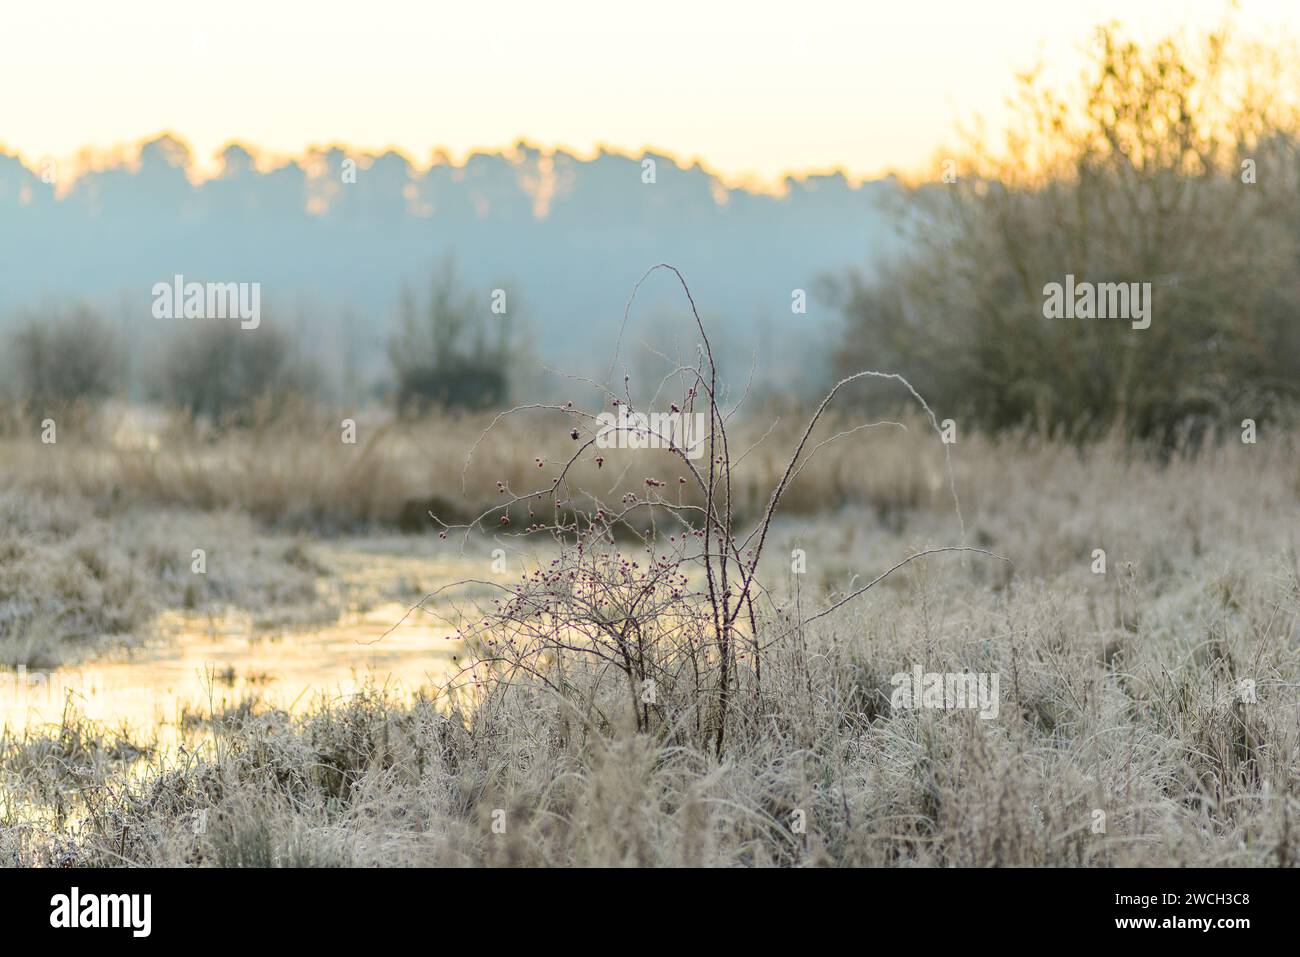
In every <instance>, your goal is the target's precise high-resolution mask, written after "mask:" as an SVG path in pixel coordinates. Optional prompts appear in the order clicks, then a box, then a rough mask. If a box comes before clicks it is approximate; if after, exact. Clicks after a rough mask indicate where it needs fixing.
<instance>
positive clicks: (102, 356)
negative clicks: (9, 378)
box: [7, 306, 126, 404]
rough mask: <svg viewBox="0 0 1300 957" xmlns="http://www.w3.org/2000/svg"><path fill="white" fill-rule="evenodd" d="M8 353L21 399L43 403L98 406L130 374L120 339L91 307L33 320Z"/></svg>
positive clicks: (12, 339) (18, 331)
mask: <svg viewBox="0 0 1300 957" xmlns="http://www.w3.org/2000/svg"><path fill="white" fill-rule="evenodd" d="M7 351H8V353H9V365H10V371H11V373H12V375H13V381H14V382H16V383H17V386H18V392H19V396H18V397H19V398H20V399H26V400H28V401H30V402H34V403H38V404H39V403H58V404H66V403H72V402H79V401H82V402H99V401H101V400H103V399H105V398H108V397H109V396H110V395H112V394H113V393H114V392H116V391H117V389H118V388H119V387H120V386H121V384H122V381H123V377H124V374H125V371H126V355H125V349H124V348H123V345H122V340H121V336H120V335H119V334H118V332H117V330H116V329H115V328H114V327H113V326H111V325H110V324H109V323H108V322H106V321H105V320H104V319H103V318H101V317H100V316H99V315H98V314H96V313H94V312H93V311H91V310H90V309H89V308H88V307H86V306H76V307H73V308H71V309H68V310H66V311H64V312H60V313H55V314H53V315H47V316H41V317H32V318H30V319H28V320H27V321H26V322H25V323H23V324H22V325H21V326H19V327H18V328H17V329H16V330H15V331H14V332H12V333H11V334H10V337H9V349H8V350H7Z"/></svg>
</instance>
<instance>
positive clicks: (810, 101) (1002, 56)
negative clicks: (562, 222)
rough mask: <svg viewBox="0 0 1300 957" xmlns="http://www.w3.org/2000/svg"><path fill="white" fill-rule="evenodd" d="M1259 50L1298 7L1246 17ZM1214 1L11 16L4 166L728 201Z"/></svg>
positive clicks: (913, 149)
mask: <svg viewBox="0 0 1300 957" xmlns="http://www.w3.org/2000/svg"><path fill="white" fill-rule="evenodd" d="M1239 6H1240V11H1239V14H1238V17H1237V22H1238V25H1239V27H1240V28H1241V30H1242V31H1243V32H1244V33H1246V34H1247V35H1251V36H1262V37H1268V36H1276V35H1280V34H1287V35H1290V36H1295V35H1296V34H1298V33H1300V2H1297V0H1241V3H1240V5H1239ZM1226 9H1227V3H1226V2H1225V0H981V2H970V0H912V2H899V0H889V2H875V0H795V2H790V0H784V2H781V3H771V2H766V0H746V2H736V3H731V2H710V0H653V2H647V3H635V2H629V3H624V2H615V0H552V2H549V3H540V2H537V0H528V2H522V0H491V2H482V0H477V2H462V3H458V4H449V3H445V2H440V0H430V2H414V0H407V2H399V0H364V2H352V0H348V2H337V0H311V2H305V0H221V2H211V3H209V2H202V0H123V2H122V3H105V2H104V0H67V2H63V3H57V4H46V3H35V2H23V0H6V3H5V9H4V12H3V17H2V18H0V23H2V24H3V30H0V90H2V91H3V93H2V94H0V146H4V147H6V148H7V149H8V150H9V151H17V152H19V153H20V154H21V155H22V156H23V157H24V159H26V160H28V161H29V162H32V163H33V164H34V163H35V162H36V161H38V160H40V159H42V158H45V157H51V158H59V159H63V158H68V157H71V156H73V155H74V154H75V153H77V151H78V150H79V149H81V148H83V147H88V146H89V147H95V148H98V149H105V148H109V147H113V146H115V145H121V144H134V143H136V142H137V141H139V140H141V139H143V138H145V137H149V136H152V135H155V134H157V133H159V132H161V131H164V130H168V131H172V132H174V133H176V134H178V135H179V136H181V137H182V138H183V139H185V140H186V141H188V142H189V144H190V145H191V147H193V149H194V151H195V154H196V156H197V157H198V158H199V160H200V161H202V162H207V161H208V160H209V158H210V157H211V156H212V155H213V154H214V153H215V152H216V151H217V150H218V149H219V148H220V147H221V146H223V145H224V144H226V143H227V142H229V141H231V140H238V141H240V142H243V143H247V144H250V145H253V146H256V147H260V148H261V149H263V150H266V151H269V152H270V153H273V154H290V153H298V152H300V151H302V150H303V149H304V148H305V147H307V146H309V145H313V144H317V145H320V144H326V143H333V142H339V143H345V144H348V145H350V146H353V147H357V148H369V149H378V148H383V147H388V146H396V147H398V148H399V149H401V150H402V151H403V152H405V153H406V154H407V155H409V156H410V157H411V158H412V159H413V160H414V161H416V162H417V163H418V164H419V165H426V164H427V163H428V162H429V160H430V157H431V156H432V154H433V151H434V150H435V149H445V150H446V151H447V152H448V153H449V154H450V155H451V156H452V157H453V158H454V159H460V158H462V157H463V156H465V155H466V154H467V153H469V152H471V151H473V150H474V149H500V148H504V147H508V146H510V145H511V144H513V143H515V142H517V141H518V140H520V139H521V138H522V139H526V140H528V141H529V142H531V143H534V144H536V145H540V146H542V147H544V148H550V147H556V146H561V147H565V148H567V149H569V150H571V151H574V152H577V153H579V154H580V155H584V156H585V155H590V153H591V152H593V151H594V149H595V148H596V147H597V146H599V145H601V144H605V145H607V146H609V147H610V148H613V149H617V150H619V151H621V152H628V153H639V152H640V151H641V150H642V149H643V148H647V147H649V148H652V149H655V150H658V151H663V152H667V153H670V154H672V155H674V156H677V157H680V158H682V159H683V160H691V159H699V160H701V161H702V162H703V163H704V164H705V165H706V166H707V167H709V168H710V169H711V170H713V171H715V172H717V173H719V174H720V175H721V176H722V177H723V178H724V179H726V180H728V181H729V182H740V181H760V182H767V183H772V182H775V181H776V180H777V179H778V178H779V177H780V176H782V175H783V174H785V173H787V172H809V171H825V170H829V169H834V168H840V169H844V170H845V171H847V172H848V173H849V174H850V175H852V176H854V177H855V178H856V177H860V176H873V175H879V174H881V173H883V172H885V171H887V170H891V169H895V170H902V171H914V170H919V169H922V168H923V167H924V166H925V165H927V164H928V163H929V162H930V161H931V160H932V159H933V158H934V157H935V155H936V150H938V149H939V147H940V146H941V145H942V144H943V143H944V142H945V141H947V142H951V141H953V140H954V139H955V138H956V137H955V136H954V131H955V130H956V128H957V126H958V125H959V124H969V123H970V122H971V120H972V119H973V118H974V116H975V115H976V114H981V115H983V116H985V117H986V118H988V119H989V120H990V122H991V123H993V124H994V125H995V126H996V124H997V120H998V118H999V115H1000V113H1001V105H1002V104H1003V102H1004V101H1005V99H1006V97H1007V96H1008V94H1009V93H1010V92H1011V91H1012V89H1013V76H1014V74H1015V73H1016V72H1017V71H1020V70H1023V69H1025V68H1027V67H1031V66H1033V65H1035V64H1037V63H1040V62H1041V63H1044V64H1045V65H1047V66H1048V68H1049V69H1050V70H1051V71H1052V74H1053V75H1054V76H1055V75H1056V74H1057V73H1059V74H1060V76H1061V78H1062V79H1063V80H1070V79H1073V78H1074V77H1075V76H1076V75H1077V73H1078V71H1079V67H1080V57H1079V51H1080V48H1081V45H1082V44H1083V42H1084V41H1085V39H1086V38H1087V36H1088V33H1089V30H1090V28H1091V27H1093V26H1095V25H1096V24H1098V23H1100V22H1103V21H1106V20H1111V19H1116V20H1120V21H1121V22H1123V23H1124V24H1125V25H1127V26H1129V27H1130V28H1131V29H1132V30H1133V31H1134V32H1135V33H1136V34H1137V35H1138V36H1145V37H1150V36H1154V35H1162V34H1164V33H1167V32H1170V31H1173V30H1177V29H1178V28H1180V27H1186V28H1190V29H1194V30H1195V29H1201V28H1205V27H1208V26H1211V25H1213V24H1216V23H1218V22H1219V21H1220V20H1221V19H1222V17H1223V14H1224V12H1225V10H1226Z"/></svg>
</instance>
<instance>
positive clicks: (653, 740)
mask: <svg viewBox="0 0 1300 957" xmlns="http://www.w3.org/2000/svg"><path fill="white" fill-rule="evenodd" d="M909 441H911V437H910V436H909V435H893V434H892V433H870V437H869V438H865V437H864V438H863V439H862V440H861V441H856V442H855V444H854V445H853V447H852V448H847V447H842V448H844V451H841V452H838V453H837V455H840V456H843V457H842V458H839V459H835V458H832V457H829V456H828V457H827V458H826V459H825V460H824V461H822V462H820V463H819V465H820V468H819V469H818V470H817V471H815V472H814V471H812V470H810V471H809V472H808V473H806V474H805V475H804V476H801V479H800V481H801V482H803V481H805V480H807V481H808V482H809V483H810V484H812V485H813V486H814V487H815V488H817V489H819V490H821V491H822V493H823V494H829V493H826V492H825V490H827V489H832V488H835V487H836V483H842V484H844V485H845V486H847V485H849V484H850V482H851V478H850V477H851V476H854V475H855V470H856V475H861V476H863V481H862V483H861V484H862V488H860V489H854V490H853V493H852V494H853V495H856V496H860V504H857V505H846V506H845V507H843V508H841V509H839V510H838V511H833V512H829V513H827V514H824V515H821V516H817V517H815V518H810V519H808V520H806V521H805V520H804V519H803V517H802V516H800V515H798V514H796V515H795V516H793V517H790V518H787V519H786V520H785V521H784V522H783V523H782V524H780V525H779V526H778V527H777V528H776V529H775V531H774V533H773V534H774V535H775V536H776V539H775V541H774V543H773V545H772V546H771V547H770V548H769V554H768V561H769V562H770V565H769V566H768V569H767V573H768V574H767V578H768V582H769V584H770V585H771V587H772V588H773V590H774V592H780V593H781V594H783V595H784V596H785V603H784V605H785V608H786V612H785V613H784V614H789V612H790V611H791V610H792V609H793V607H794V603H795V602H796V601H797V603H798V607H799V608H801V609H802V611H803V612H804V613H805V614H807V613H809V612H811V611H813V610H815V609H817V608H819V607H822V606H824V605H825V604H828V603H830V602H832V601H834V600H836V598H837V597H839V596H840V595H842V594H844V593H846V592H848V591H850V590H851V589H852V588H853V587H854V585H853V583H852V576H853V575H858V576H862V575H866V574H869V573H875V572H878V571H879V570H880V569H881V567H882V566H886V565H888V564H892V562H893V561H895V560H897V559H898V558H901V557H903V556H905V555H906V554H909V553H910V552H911V551H912V550H914V549H917V548H922V547H926V546H928V545H934V544H944V543H946V542H949V541H951V539H952V537H953V535H954V534H955V526H954V519H953V516H952V512H951V503H950V500H949V499H948V497H947V491H946V489H944V488H943V485H942V478H941V476H942V471H941V468H942V462H941V460H940V459H938V458H936V457H935V456H934V450H933V447H932V444H931V443H926V446H927V449H928V451H924V452H922V451H919V447H909V445H908V444H907V443H908V442H909ZM462 448H463V446H462ZM526 448H531V446H529V447H526ZM828 451H829V449H828ZM956 451H957V454H956V455H955V457H954V463H955V465H956V468H957V480H958V488H959V491H960V493H961V496H962V504H963V510H964V512H965V515H966V523H967V527H968V531H969V535H970V539H971V541H972V544H983V545H986V546H988V547H990V548H992V549H994V550H996V551H998V552H999V553H1001V554H1004V555H1006V556H1008V557H1009V558H1011V559H1012V560H1013V561H1014V563H1015V569H1014V572H1013V573H1007V572H1005V571H1004V570H1003V566H1001V565H995V564H987V563H981V562H975V561H972V562H969V563H967V564H966V565H964V566H963V565H962V564H961V563H960V561H959V560H958V559H957V558H956V557H951V556H938V557H935V558H931V559H924V560H920V561H918V562H915V563H913V564H912V565H910V566H908V568H907V569H905V570H904V571H903V572H900V573H899V575H897V576H895V577H894V578H893V579H891V580H890V581H889V583H888V584H887V585H885V586H882V587H881V588H880V589H877V590H874V591H872V592H870V593H868V594H867V595H865V596H864V597H863V598H862V599H861V600H860V602H859V603H857V604H855V605H852V606H849V607H846V608H844V609H842V610H840V611H838V612H836V613H835V614H834V615H832V616H829V617H827V618H823V619H819V620H818V621H817V622H815V623H813V624H811V625H809V626H807V627H806V628H803V629H796V630H794V631H792V632H791V633H790V634H789V635H788V636H787V637H786V638H785V639H784V640H782V641H781V642H779V643H777V644H776V645H774V646H773V647H772V648H771V649H770V650H769V652H768V654H767V657H766V658H765V660H764V663H763V668H764V670H763V681H762V689H761V693H760V692H759V690H758V689H757V687H756V686H755V685H754V683H753V682H752V681H742V682H741V683H740V684H739V686H738V691H737V694H736V697H735V699H734V700H733V702H732V715H733V718H732V724H731V726H730V728H729V730H728V743H727V747H726V749H725V751H724V752H723V754H722V756H721V757H718V756H717V755H716V754H715V753H714V751H713V749H712V748H710V747H708V746H702V745H701V744H699V743H693V742H681V741H675V740H673V738H672V737H671V736H670V735H666V734H664V733H663V732H662V730H661V729H656V728H649V729H643V730H637V719H636V716H635V715H634V714H633V713H632V711H631V708H630V707H629V706H628V703H627V695H626V690H625V689H623V688H620V687H617V686H616V683H614V682H611V681H600V680H599V678H598V676H597V675H595V674H594V673H590V672H580V671H579V672H574V673H573V675H572V680H573V682H574V684H573V687H571V688H569V689H568V690H567V692H566V693H565V694H557V693H555V692H554V691H553V690H551V689H549V688H547V687H546V686H545V685H544V684H543V683H542V682H540V681H530V680H527V679H526V678H523V677H520V676H516V677H515V678H514V679H513V680H510V681H508V682H498V683H495V684H489V685H487V686H485V687H484V688H483V689H480V690H479V692H478V694H477V696H474V695H471V694H470V693H469V692H465V693H463V694H462V695H461V697H460V698H459V699H456V700H447V699H446V698H439V699H438V700H436V701H435V700H432V697H429V698H425V699H421V700H418V701H416V702H410V701H401V700H397V699H394V698H390V697H387V696H385V695H384V694H383V693H382V692H380V691H375V692H374V693H372V694H369V695H365V696H362V697H359V698H357V699H353V700H348V701H341V702H324V701H322V702H321V703H320V705H319V707H318V708H316V709H315V710H314V711H313V712H312V713H310V714H308V715H305V716H302V717H290V716H288V715H284V714H281V713H277V712H273V711H271V712H267V711H261V710H258V709H252V710H249V709H244V710H243V711H241V712H239V713H235V714H232V715H229V716H226V719H225V720H217V721H212V722H208V723H207V724H205V725H203V726H202V727H201V728H198V729H197V730H196V732H195V733H196V735H197V737H196V739H195V741H194V742H193V746H194V748H195V750H193V751H191V752H188V753H187V756H185V757H184V758H167V759H165V760H164V759H163V758H161V757H158V756H156V755H152V754H148V745H149V742H137V743H136V745H135V746H131V745H129V744H128V743H127V742H124V741H122V740H120V735H118V734H116V733H114V732H113V731H112V729H103V728H95V727H90V726H87V725H86V724H85V722H82V721H80V720H79V719H77V718H76V717H75V716H73V715H70V716H69V717H68V718H66V719H65V725H64V727H62V728H55V729H50V730H48V731H32V732H30V733H28V734H27V735H26V736H25V737H19V738H15V737H13V736H12V734H10V735H9V736H6V737H5V739H4V741H3V743H0V769H2V770H0V774H3V778H4V780H3V784H4V791H5V793H7V794H8V795H10V798H9V803H8V805H7V809H6V812H5V816H4V817H3V818H2V819H0V859H3V860H5V861H7V862H10V863H14V864H39V865H85V864H93V865H106V866H112V865H120V864H136V863H163V864H225V865H237V864H244V865H287V864H356V865H387V864H412V865H414V864H452V865H483V864H487V865H507V864H540V865H568V864H595V865H620V864H638V865H681V864H705V865H721V866H726V865H764V864H776V865H822V864H825V865H954V864H969V865H999V864H1001V865H1009V864H1042V865H1063V866H1075V865H1088V866H1112V865H1170V864H1185V865H1202V866H1209V865H1262V866H1271V865H1292V866H1293V865H1294V864H1295V863H1296V862H1297V860H1300V837H1297V826H1296V825H1297V820H1298V819H1300V818H1298V815H1300V785H1298V784H1297V782H1298V781H1300V775H1297V765H1298V764H1300V726H1298V722H1297V700H1298V697H1297V689H1298V688H1300V626H1298V621H1300V563H1298V562H1297V558H1296V541H1295V536H1296V534H1297V529H1298V528H1300V523H1297V522H1296V520H1295V519H1296V517H1297V514H1298V506H1300V467H1298V466H1297V461H1298V460H1297V457H1296V455H1295V446H1294V445H1293V444H1291V441H1290V440H1287V441H1285V442H1284V441H1283V440H1282V439H1281V438H1280V437H1271V438H1270V439H1269V440H1268V441H1265V442H1262V443H1261V444H1260V445H1257V446H1243V445H1240V444H1225V445H1222V446H1219V447H1216V448H1213V449H1210V450H1207V451H1205V452H1203V453H1201V454H1200V455H1198V456H1190V455H1188V456H1175V457H1174V459H1173V460H1172V461H1169V462H1168V463H1166V464H1163V465H1162V464H1160V463H1158V462H1157V461H1155V460H1154V459H1152V458H1150V457H1144V456H1142V455H1139V454H1133V453H1132V452H1131V451H1129V450H1126V449H1125V448H1124V447H1123V446H1120V445H1118V444H1102V445H1099V446H1094V447H1091V448H1090V449H1088V450H1087V451H1086V453H1085V454H1082V455H1080V454H1079V453H1078V452H1076V451H1075V450H1072V449H1069V448H1065V447H1061V446H1057V445H1053V444H1050V443H1042V442H1034V441H1021V440H1014V441H1013V440H1004V441H1000V442H994V441H990V440H984V439H980V438H977V437H969V438H966V437H964V438H963V439H962V440H961V442H960V444H959V446H958V448H957V450H956ZM756 454H757V453H756ZM385 457H387V456H385ZM515 457H516V458H518V457H527V458H528V459H529V461H531V456H528V455H527V452H525V455H524V456H520V455H519V454H518V452H516V453H515ZM819 458H820V457H819ZM460 461H461V459H460V458H459V457H457V458H456V460H455V462H454V464H451V463H448V464H447V465H446V469H447V470H449V471H451V472H452V473H453V474H455V473H456V472H458V470H459V463H460ZM832 463H834V464H833V465H832ZM868 465H870V475H871V476H873V477H868V474H869V473H868V468H867V466H868ZM262 468H268V469H269V468H271V466H270V465H264V466H262ZM606 468H608V465H607V466H606ZM890 474H892V475H893V476H895V478H894V479H890V480H889V481H884V480H882V479H881V476H882V475H890ZM492 477H493V479H495V478H496V477H498V476H497V475H493V476H492ZM529 478H530V479H531V480H532V481H536V477H535V476H531V475H530V476H529ZM882 481H884V484H877V483H881V482H882ZM798 488H799V485H796V486H795V489H794V490H792V494H794V492H795V491H797V490H798ZM83 491H87V490H84V489H83ZM875 495H879V496H880V501H879V502H876V501H873V500H872V496H875ZM852 500H853V499H852V498H850V501H852ZM10 521H13V519H12V518H11V519H10ZM441 544H442V545H443V546H444V547H448V548H450V547H454V546H453V543H451V542H446V543H441ZM794 547H801V548H803V549H805V550H806V551H807V555H808V573H807V574H806V575H803V576H792V575H790V574H789V564H788V556H789V550H790V549H792V548H794ZM1094 548H1105V549H1106V551H1107V557H1108V570H1107V574H1105V575H1094V574H1092V572H1091V571H1090V567H1089V566H1090V564H1091V552H1092V550H1093V549H1094ZM783 582H784V584H783ZM767 624H769V625H776V624H779V623H778V622H777V621H776V620H775V619H773V620H772V621H770V622H767ZM778 630H780V629H778ZM915 663H920V664H922V665H923V666H924V667H925V668H926V669H927V670H933V671H949V670H961V669H963V668H968V669H971V670H974V671H983V672H996V673H998V674H999V675H1000V676H1001V708H1000V713H999V715H998V717H997V719H995V720H992V721H986V720H981V719H980V718H978V717H977V716H975V715H973V714H971V713H966V712H957V711H934V710H931V711H901V710H900V711H894V710H893V709H891V707H890V702H889V696H890V690H891V685H890V676H891V675H892V674H894V673H896V672H901V671H907V670H908V669H910V668H911V667H912V665H913V664H915ZM1243 678H1249V679H1252V680H1254V682H1255V685H1256V691H1257V699H1256V701H1255V702H1254V703H1248V702H1245V701H1242V700H1241V695H1240V693H1239V689H1240V685H1239V682H1240V680H1241V679H1243ZM434 693H435V692H433V691H431V692H430V695H431V696H432V695H433V694H434ZM575 701H576V702H587V703H588V705H587V706H586V707H576V706H575V704H574V702H575ZM137 749H138V750H141V751H144V752H146V755H147V756H146V757H145V758H143V759H141V758H139V757H138V756H136V755H137ZM128 769H132V770H131V773H128ZM79 795H80V796H81V799H80V800H79V799H78V796H79ZM204 810H206V811H207V816H206V827H205V828H196V827H195V821H196V820H197V819H196V817H195V812H199V811H204ZM498 810H499V811H503V812H504V823H505V831H504V833H500V834H498V833H495V832H494V830H493V826H492V825H493V822H494V811H498ZM1097 810H1101V811H1104V812H1105V814H1106V830H1105V832H1104V833H1094V832H1093V830H1092V824H1093V822H1094V811H1097ZM796 811H801V812H802V813H803V817H804V819H806V821H807V829H806V833H799V832H798V830H797V829H796V828H795V827H794V826H793V825H794V821H795V820H796V818H795V812H796Z"/></svg>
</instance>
